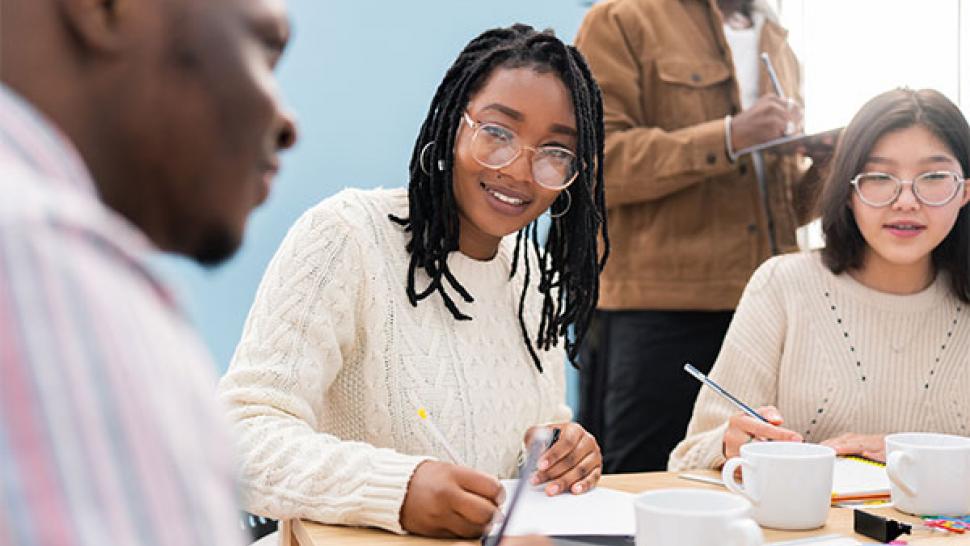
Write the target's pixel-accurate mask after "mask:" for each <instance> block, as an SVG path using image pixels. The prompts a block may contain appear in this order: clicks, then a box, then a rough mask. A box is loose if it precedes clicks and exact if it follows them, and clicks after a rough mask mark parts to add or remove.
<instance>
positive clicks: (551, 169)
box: [462, 112, 579, 190]
mask: <svg viewBox="0 0 970 546" xmlns="http://www.w3.org/2000/svg"><path fill="white" fill-rule="evenodd" d="M462 115H463V116H464V118H465V123H467V124H468V127H470V128H471V129H472V131H473V132H472V139H471V152H472V157H473V158H475V161H477V162H478V163H479V164H480V165H481V166H483V167H487V168H489V169H501V168H503V167H506V166H508V165H511V164H512V162H513V161H515V160H516V159H517V158H518V157H519V155H521V154H522V151H523V150H529V151H531V152H532V178H533V180H535V181H536V183H537V184H539V185H540V186H542V187H544V188H548V189H550V190H561V189H564V188H566V187H568V186H569V185H570V184H572V183H573V182H574V181H575V180H576V177H577V176H578V175H579V169H577V168H576V165H577V158H576V154H574V153H573V152H572V150H569V149H567V148H563V147H562V146H539V147H538V148H532V147H531V146H524V145H522V143H521V142H520V141H519V135H517V134H515V132H514V131H512V130H510V129H508V128H506V127H503V126H501V125H498V124H497V123H487V122H486V123H482V122H478V121H475V120H473V119H472V118H471V116H469V115H468V112H464V113H463V114H462Z"/></svg>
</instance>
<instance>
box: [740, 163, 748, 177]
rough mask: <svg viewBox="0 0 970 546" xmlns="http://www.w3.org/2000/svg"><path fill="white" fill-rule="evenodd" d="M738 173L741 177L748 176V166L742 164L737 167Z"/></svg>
mask: <svg viewBox="0 0 970 546" xmlns="http://www.w3.org/2000/svg"><path fill="white" fill-rule="evenodd" d="M738 173H740V174H741V176H744V175H746V174H748V166H747V165H746V164H745V163H742V164H741V166H740V167H738Z"/></svg>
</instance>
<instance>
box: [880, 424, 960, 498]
mask: <svg viewBox="0 0 970 546" xmlns="http://www.w3.org/2000/svg"><path fill="white" fill-rule="evenodd" d="M886 474H887V475H888V476H889V482H890V489H891V492H892V500H893V506H895V507H896V508H897V509H899V510H902V511H903V512H908V513H910V514H916V515H941V516H964V515H967V514H970V438H964V437H963V436H951V435H949V434H932V433H928V432H904V433H899V434H890V435H888V436H886Z"/></svg>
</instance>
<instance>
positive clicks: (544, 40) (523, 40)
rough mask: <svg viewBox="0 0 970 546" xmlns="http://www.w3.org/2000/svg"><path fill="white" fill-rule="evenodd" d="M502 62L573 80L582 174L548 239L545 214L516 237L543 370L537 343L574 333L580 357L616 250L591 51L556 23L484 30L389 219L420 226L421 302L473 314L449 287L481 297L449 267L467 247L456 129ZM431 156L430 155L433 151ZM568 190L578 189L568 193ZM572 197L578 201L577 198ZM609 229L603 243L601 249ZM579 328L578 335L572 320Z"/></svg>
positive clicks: (416, 231) (546, 344)
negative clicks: (533, 290)
mask: <svg viewBox="0 0 970 546" xmlns="http://www.w3.org/2000/svg"><path fill="white" fill-rule="evenodd" d="M496 68H532V69H533V70H536V71H538V72H541V73H545V72H553V73H555V74H556V75H557V76H558V77H559V78H560V79H561V80H562V82H563V83H564V84H565V86H566V87H567V88H568V89H569V92H570V96H571V98H572V103H573V108H574V110H575V116H576V125H577V132H578V135H579V137H578V145H577V149H576V156H577V161H578V165H577V169H578V171H579V174H578V177H577V179H576V181H575V182H574V183H573V184H572V185H571V186H570V187H569V188H568V190H564V191H563V192H562V193H560V195H559V197H557V198H556V200H555V201H554V202H553V204H552V207H551V209H550V210H552V211H557V210H558V211H562V210H564V209H565V212H564V213H562V214H561V216H559V213H554V214H555V215H556V217H555V218H554V219H553V221H552V225H551V226H550V229H549V234H548V237H547V239H546V244H545V248H544V249H543V248H541V246H540V244H539V235H538V226H537V222H535V221H534V222H532V223H531V224H529V225H528V226H526V227H525V228H523V229H522V230H520V231H519V233H518V234H517V236H516V240H515V250H514V252H513V258H512V272H511V275H512V276H514V275H515V274H516V271H517V269H518V268H519V258H520V256H521V257H522V259H523V260H524V262H525V263H524V266H523V269H524V270H525V271H524V274H525V279H524V281H525V282H524V283H523V288H522V294H521V295H520V297H519V313H518V315H519V325H520V327H521V329H522V336H523V339H524V341H525V344H526V347H528V349H529V354H530V355H531V356H532V361H533V362H534V363H535V366H536V367H537V368H538V369H539V371H540V372H541V371H542V364H541V363H540V361H539V357H538V355H537V354H536V350H535V347H538V348H540V349H542V350H548V349H549V348H550V347H552V346H555V345H557V344H558V341H559V339H560V338H563V339H565V340H566V342H565V343H566V354H567V355H568V357H569V359H570V361H571V362H573V363H574V365H575V362H576V354H577V352H578V348H579V344H580V342H581V341H582V339H583V337H584V336H585V334H586V330H587V329H588V327H589V322H590V318H591V316H592V314H593V310H594V309H595V306H596V300H597V298H598V296H599V273H600V271H601V270H602V269H603V265H604V264H605V263H606V258H607V256H608V255H609V238H608V236H607V229H606V223H605V218H606V212H605V211H606V207H605V201H604V197H603V102H602V98H601V96H600V91H599V87H598V86H597V85H596V82H595V80H594V79H593V77H592V74H591V73H590V71H589V67H588V66H587V65H586V61H585V60H584V59H583V57H582V55H581V54H580V53H579V51H577V50H576V48H574V47H572V46H567V45H565V44H563V43H562V42H561V41H560V40H559V39H558V38H556V36H555V35H554V34H553V32H552V31H551V30H546V31H542V32H539V31H536V30H535V29H533V28H532V27H530V26H527V25H513V26H512V27H509V28H497V29H492V30H488V31H485V32H484V33H482V34H481V35H479V36H478V37H477V38H475V39H474V40H472V41H471V42H469V44H468V45H467V46H465V49H464V50H463V51H462V52H461V53H460V54H459V55H458V58H457V59H456V60H455V62H454V64H453V65H452V66H451V68H450V69H448V72H447V73H446V74H445V78H444V80H443V81H442V82H441V84H440V85H439V86H438V90H437V91H436V92H435V94H434V98H433V99H432V100H431V106H430V108H429V110H428V115H427V117H426V118H425V120H424V123H423V124H422V125H421V131H420V133H419V134H418V138H417V141H416V142H415V143H414V150H413V152H412V154H411V166H410V181H411V182H410V185H409V189H408V198H409V210H408V213H409V216H408V218H398V217H396V216H393V215H391V216H390V219H391V220H392V221H394V222H396V223H398V224H401V225H404V226H406V229H407V231H409V232H410V233H411V240H410V241H409V242H408V244H407V250H408V252H409V253H410V255H411V260H410V263H409V265H408V272H407V288H406V290H407V295H408V299H409V300H410V301H411V304H412V305H415V306H416V305H417V304H418V302H419V301H421V300H422V299H425V298H427V297H428V296H430V295H431V294H432V293H433V292H437V293H438V294H439V295H440V296H441V298H442V300H443V301H444V304H445V306H446V307H447V308H448V310H449V311H450V312H451V314H452V315H453V316H454V317H455V319H457V320H470V319H471V317H469V316H468V315H466V314H464V313H462V312H461V311H460V310H459V309H458V306H457V305H456V304H455V301H454V300H453V299H452V298H451V296H449V295H448V293H447V292H446V291H445V286H444V282H447V283H448V285H449V286H451V287H452V289H454V290H455V291H456V292H457V293H458V294H459V295H460V296H461V298H462V299H463V300H464V301H465V302H472V301H474V300H473V297H472V295H471V294H470V293H468V291H467V290H466V289H465V288H464V287H463V286H462V285H461V283H460V282H459V281H458V279H456V278H455V277H454V275H453V274H452V273H451V271H450V270H449V269H448V263H447V258H448V253H449V252H452V251H455V250H457V249H458V229H459V228H458V226H459V223H458V212H457V210H456V206H455V198H454V190H453V186H452V170H451V168H450V167H451V166H452V165H454V148H455V138H456V136H457V127H458V124H459V123H460V122H461V116H462V112H464V109H465V107H466V105H467V104H468V100H469V98H470V97H471V96H472V95H474V94H475V93H476V92H477V91H478V90H479V89H480V88H481V86H482V85H484V82H485V80H486V79H487V78H488V76H489V75H490V74H491V73H492V71H493V70H495V69H496ZM423 156H428V157H427V158H425V157H423ZM566 191H569V192H571V196H566V195H563V194H564V193H565V192H566ZM569 201H571V202H572V203H571V204H570V203H569ZM600 231H602V241H603V253H602V256H599V255H598V254H597V236H598V235H600ZM530 249H531V250H532V251H533V252H534V253H535V257H536V262H537V264H538V272H537V274H538V276H539V282H538V289H539V292H540V293H541V294H542V314H541V319H540V322H539V328H538V331H537V333H536V338H535V345H533V342H532V340H531V339H530V338H529V332H528V329H527V328H526V324H525V318H524V307H525V298H526V293H527V291H528V290H529V286H530V281H531V276H532V271H531V269H532V268H531V266H530V260H529V259H528V256H526V253H527V252H528V251H529V250H530ZM419 267H420V268H422V269H423V270H424V271H425V272H426V273H427V275H428V277H429V278H430V279H431V281H430V283H429V284H428V286H427V287H425V288H424V289H423V290H421V291H418V289H417V288H416V287H415V281H414V275H415V271H416V270H417V269H418V268H419ZM570 326H572V327H573V329H574V334H575V337H574V340H573V341H570V340H569V336H568V335H567V334H568V330H569V328H570Z"/></svg>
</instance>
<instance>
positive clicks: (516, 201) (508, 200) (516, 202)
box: [480, 182, 532, 207]
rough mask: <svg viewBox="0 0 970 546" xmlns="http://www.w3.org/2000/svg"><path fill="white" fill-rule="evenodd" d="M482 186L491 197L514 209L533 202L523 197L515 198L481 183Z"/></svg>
mask: <svg viewBox="0 0 970 546" xmlns="http://www.w3.org/2000/svg"><path fill="white" fill-rule="evenodd" d="M480 184H481V186H482V189H483V190H485V191H486V192H488V194H489V195H491V196H492V197H494V198H495V199H497V200H499V201H501V202H502V203H505V204H507V205H512V206H514V207H524V206H526V205H528V204H530V203H532V200H530V199H523V198H522V197H518V196H515V195H509V194H507V193H503V192H501V191H499V190H497V189H495V188H493V187H491V186H489V185H488V184H486V183H484V182H481V183H480Z"/></svg>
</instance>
